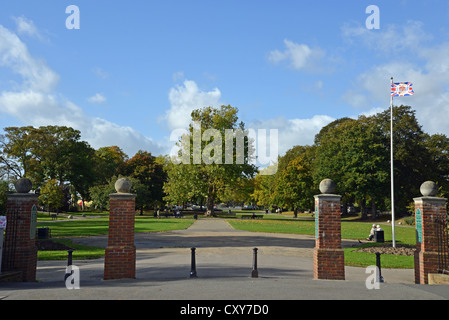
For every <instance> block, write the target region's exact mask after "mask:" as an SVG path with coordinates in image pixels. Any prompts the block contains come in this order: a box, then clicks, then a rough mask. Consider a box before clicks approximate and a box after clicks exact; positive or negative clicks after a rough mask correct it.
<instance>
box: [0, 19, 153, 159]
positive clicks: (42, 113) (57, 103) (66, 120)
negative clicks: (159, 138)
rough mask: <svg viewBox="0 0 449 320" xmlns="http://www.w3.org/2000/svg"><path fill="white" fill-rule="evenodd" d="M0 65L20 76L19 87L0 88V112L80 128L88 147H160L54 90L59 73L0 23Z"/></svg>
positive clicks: (28, 122)
mask: <svg viewBox="0 0 449 320" xmlns="http://www.w3.org/2000/svg"><path fill="white" fill-rule="evenodd" d="M0 67H5V68H9V69H11V70H12V71H13V72H14V73H16V74H19V75H21V76H22V78H23V83H22V85H21V87H20V89H19V90H16V91H12V90H9V91H8V90H3V91H2V92H0V112H3V113H6V114H8V115H10V116H12V117H14V118H16V119H18V120H20V121H21V122H23V123H24V124H25V125H32V126H35V127H37V126H46V125H59V126H70V127H72V128H74V129H77V130H80V132H81V136H82V139H83V140H85V141H87V142H89V144H90V145H91V146H92V147H94V148H99V147H104V146H110V145H118V146H119V147H121V148H122V149H123V150H124V151H125V152H126V153H127V154H128V155H130V156H132V155H134V154H135V153H136V152H137V151H138V150H139V149H143V150H148V151H150V152H152V153H153V154H156V155H157V154H159V153H160V152H161V151H162V148H161V146H160V145H159V144H157V143H156V142H154V141H153V140H152V139H150V138H147V137H145V136H143V135H142V134H141V133H139V132H137V131H136V130H134V129H132V128H130V127H124V126H120V125H118V124H115V123H112V122H110V121H107V120H105V119H100V118H92V117H89V116H88V115H86V114H85V113H84V111H83V110H82V108H80V107H79V106H77V105H75V104H74V103H73V102H71V101H70V100H68V99H67V98H65V97H64V96H62V95H61V94H59V93H57V92H55V89H56V85H57V83H58V81H59V75H57V74H56V73H55V72H54V71H53V70H51V69H50V68H49V67H48V66H47V65H46V64H45V63H44V62H43V61H40V60H37V59H35V58H33V57H32V56H31V55H30V53H29V51H28V48H27V46H26V45H25V44H24V43H23V42H22V41H21V40H20V39H19V38H18V37H17V35H16V34H14V33H13V32H11V31H9V30H8V29H6V28H4V27H3V26H1V25H0ZM94 98H96V99H94V100H96V101H100V100H102V96H101V95H98V96H97V95H96V96H94ZM103 98H104V97H103Z"/></svg>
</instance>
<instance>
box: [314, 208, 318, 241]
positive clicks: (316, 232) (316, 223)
mask: <svg viewBox="0 0 449 320" xmlns="http://www.w3.org/2000/svg"><path fill="white" fill-rule="evenodd" d="M318 223H319V222H318V205H317V204H315V238H316V239H318Z"/></svg>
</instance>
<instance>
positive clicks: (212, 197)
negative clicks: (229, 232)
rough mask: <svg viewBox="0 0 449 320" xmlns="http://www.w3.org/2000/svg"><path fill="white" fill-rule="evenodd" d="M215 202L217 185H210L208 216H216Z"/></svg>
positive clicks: (207, 205) (207, 203) (207, 206)
mask: <svg viewBox="0 0 449 320" xmlns="http://www.w3.org/2000/svg"><path fill="white" fill-rule="evenodd" d="M214 202H215V186H214V185H209V190H208V193H207V200H206V216H209V217H215V214H214Z"/></svg>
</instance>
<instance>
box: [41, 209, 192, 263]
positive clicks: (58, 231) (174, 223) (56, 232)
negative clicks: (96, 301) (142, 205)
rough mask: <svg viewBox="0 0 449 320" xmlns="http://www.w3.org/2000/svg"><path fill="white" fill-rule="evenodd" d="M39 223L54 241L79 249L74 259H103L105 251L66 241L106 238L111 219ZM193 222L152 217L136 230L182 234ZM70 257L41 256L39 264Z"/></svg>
mask: <svg viewBox="0 0 449 320" xmlns="http://www.w3.org/2000/svg"><path fill="white" fill-rule="evenodd" d="M47 215H48V214H47ZM38 221H39V222H38V224H37V228H43V227H49V228H50V230H51V236H52V240H54V241H55V242H60V243H63V244H65V245H67V246H69V247H72V248H74V249H76V251H74V252H73V259H94V258H99V257H102V256H104V249H103V248H95V247H87V246H81V245H76V244H74V243H73V242H72V241H70V240H69V239H64V238H71V237H87V236H97V235H106V234H108V232H109V218H108V217H102V218H92V219H80V220H68V221H51V219H50V221H49V220H48V219H47V218H46V217H43V218H40V217H39V219H38ZM193 222H194V220H193V219H172V218H170V219H164V218H162V219H154V218H153V217H149V216H136V218H135V227H134V228H135V232H158V231H170V230H180V229H186V228H188V227H189V226H190V225H191V224H192V223H193ZM67 256H68V253H67V251H39V252H38V259H39V260H58V259H67Z"/></svg>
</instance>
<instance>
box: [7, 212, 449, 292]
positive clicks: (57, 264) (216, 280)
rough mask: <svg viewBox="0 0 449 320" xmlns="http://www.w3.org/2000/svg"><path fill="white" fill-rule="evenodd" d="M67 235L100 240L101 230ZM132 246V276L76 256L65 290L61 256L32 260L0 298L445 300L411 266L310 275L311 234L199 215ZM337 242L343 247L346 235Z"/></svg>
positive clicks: (445, 288) (86, 241) (440, 289)
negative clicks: (112, 275)
mask: <svg viewBox="0 0 449 320" xmlns="http://www.w3.org/2000/svg"><path fill="white" fill-rule="evenodd" d="M75 241H76V242H78V243H81V244H86V245H94V246H103V247H106V246H107V236H98V237H86V238H77V239H75ZM135 244H136V248H137V267H136V279H130V280H116V281H104V280H102V277H103V268H104V260H103V259H96V260H76V261H74V262H73V264H74V265H76V266H78V267H79V268H80V278H81V283H80V284H81V289H80V290H67V289H66V287H65V283H64V281H63V279H64V274H65V267H66V261H39V263H38V270H37V278H38V282H37V283H32V284H27V283H19V284H17V283H16V284H5V283H3V284H1V283H0V298H4V299H89V300H90V299H175V300H184V299H193V300H197V299H200V300H216V299H218V300H222V299H225V300H226V299H237V300H246V299H268V300H273V299H274V300H276V299H280V300H290V299H294V300H296V299H449V287H448V286H422V285H415V284H414V275H413V270H388V269H382V276H383V277H384V279H385V283H382V284H380V289H379V290H368V289H367V287H366V284H365V281H366V279H367V277H368V276H369V274H367V273H366V269H365V268H354V267H346V268H345V274H346V280H345V281H324V280H314V279H313V259H312V250H313V247H314V245H315V240H314V238H313V237H312V236H305V235H289V234H269V233H253V232H246V231H238V230H234V229H233V228H232V227H231V226H230V225H229V224H228V223H227V222H226V221H225V220H219V219H200V220H198V221H196V222H195V223H194V224H193V225H192V226H191V227H190V228H188V229H186V230H177V231H170V232H157V233H137V234H136V236H135ZM342 244H343V247H348V246H352V245H353V244H354V241H346V240H345V241H343V243H342ZM192 247H195V248H197V249H196V270H197V274H198V278H197V279H190V278H189V273H190V262H191V260H190V259H191V250H190V248H192ZM256 247H257V248H258V249H259V250H258V272H259V278H257V279H254V278H251V277H250V276H251V271H252V259H253V248H256ZM374 258H375V257H374V255H373V261H375V259H374ZM373 264H374V263H373ZM40 289H42V290H40Z"/></svg>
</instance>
